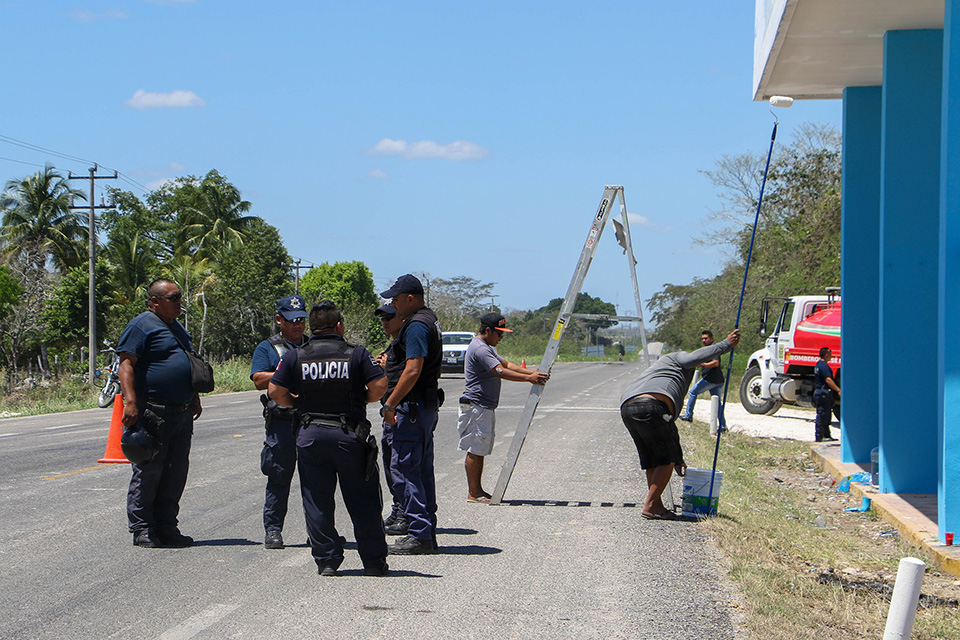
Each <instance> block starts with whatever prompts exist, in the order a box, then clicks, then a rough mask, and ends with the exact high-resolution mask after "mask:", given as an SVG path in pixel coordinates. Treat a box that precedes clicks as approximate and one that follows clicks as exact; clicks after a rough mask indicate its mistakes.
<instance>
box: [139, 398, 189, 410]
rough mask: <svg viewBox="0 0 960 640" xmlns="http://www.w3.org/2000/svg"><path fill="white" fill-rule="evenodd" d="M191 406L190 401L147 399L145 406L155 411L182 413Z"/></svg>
mask: <svg viewBox="0 0 960 640" xmlns="http://www.w3.org/2000/svg"><path fill="white" fill-rule="evenodd" d="M192 406H193V403H192V402H181V403H170V402H156V401H154V400H147V407H149V408H150V410H151V411H153V412H155V413H183V412H184V411H186V410H187V409H189V408H190V407H192Z"/></svg>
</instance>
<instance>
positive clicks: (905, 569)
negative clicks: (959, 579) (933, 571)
mask: <svg viewBox="0 0 960 640" xmlns="http://www.w3.org/2000/svg"><path fill="white" fill-rule="evenodd" d="M926 566H927V565H926V564H924V563H923V561H922V560H917V559H916V558H904V559H902V560H901V561H900V568H899V569H897V582H896V584H894V585H893V597H892V598H891V599H890V611H888V612H887V626H886V628H885V629H884V630H883V640H909V639H910V634H911V633H913V620H914V618H916V616H917V603H919V602H920V587H922V586H923V571H924V569H926Z"/></svg>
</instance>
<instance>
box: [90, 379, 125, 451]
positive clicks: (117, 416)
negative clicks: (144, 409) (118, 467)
mask: <svg viewBox="0 0 960 640" xmlns="http://www.w3.org/2000/svg"><path fill="white" fill-rule="evenodd" d="M122 435H123V396H122V395H120V394H119V393H118V394H117V395H116V396H115V397H114V399H113V416H112V417H111V418H110V433H109V434H108V435H107V450H106V451H104V452H103V457H102V458H100V459H99V460H97V462H130V461H129V460H127V456H125V455H123V449H121V448H120V436H122Z"/></svg>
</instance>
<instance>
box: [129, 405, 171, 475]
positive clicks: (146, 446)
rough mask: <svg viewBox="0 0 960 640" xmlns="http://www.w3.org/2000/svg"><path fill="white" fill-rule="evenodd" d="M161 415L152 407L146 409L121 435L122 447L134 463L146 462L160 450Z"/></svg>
mask: <svg viewBox="0 0 960 640" xmlns="http://www.w3.org/2000/svg"><path fill="white" fill-rule="evenodd" d="M161 422H162V421H161V420H160V416H158V415H157V414H155V413H154V412H153V411H151V410H150V409H144V410H143V412H142V413H141V414H140V420H138V421H137V424H135V425H133V426H132V427H131V428H129V429H124V430H123V435H121V436H120V449H121V450H122V451H123V455H125V456H126V457H127V460H129V461H130V462H132V463H134V464H146V463H148V462H150V461H151V460H153V458H154V457H155V456H156V455H157V452H159V451H160V438H159V437H158V436H159V433H160V432H159V425H160V424H161Z"/></svg>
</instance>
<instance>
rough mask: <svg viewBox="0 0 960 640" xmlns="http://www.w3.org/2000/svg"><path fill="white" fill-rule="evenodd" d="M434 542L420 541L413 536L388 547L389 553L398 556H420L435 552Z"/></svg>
mask: <svg viewBox="0 0 960 640" xmlns="http://www.w3.org/2000/svg"><path fill="white" fill-rule="evenodd" d="M434 550H435V549H434V545H433V540H432V539H431V540H418V539H416V538H414V537H413V536H409V535H408V536H404V537H402V538H400V539H399V540H397V542H396V544H391V545H388V546H387V553H389V554H393V555H397V556H418V555H422V554H426V553H433V552H434Z"/></svg>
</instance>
